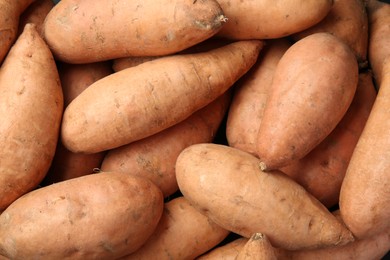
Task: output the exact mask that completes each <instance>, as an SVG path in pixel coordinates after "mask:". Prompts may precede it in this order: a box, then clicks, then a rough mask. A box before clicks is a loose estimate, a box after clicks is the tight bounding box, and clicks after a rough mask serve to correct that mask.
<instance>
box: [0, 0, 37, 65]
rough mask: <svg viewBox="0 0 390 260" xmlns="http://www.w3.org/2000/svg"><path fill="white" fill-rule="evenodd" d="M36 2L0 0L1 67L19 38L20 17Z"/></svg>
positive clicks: (32, 0)
mask: <svg viewBox="0 0 390 260" xmlns="http://www.w3.org/2000/svg"><path fill="white" fill-rule="evenodd" d="M34 1H35V0H19V1H16V0H0V65H1V63H2V62H3V60H4V58H5V56H6V55H7V53H8V51H9V49H10V48H11V46H12V44H13V43H14V42H15V40H16V38H17V32H18V25H19V19H20V15H21V14H22V13H23V11H24V10H26V8H27V7H28V6H29V5H30V4H31V3H33V2H34Z"/></svg>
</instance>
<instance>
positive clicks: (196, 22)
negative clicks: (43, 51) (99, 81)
mask: <svg viewBox="0 0 390 260" xmlns="http://www.w3.org/2000/svg"><path fill="white" fill-rule="evenodd" d="M225 20H226V18H225V16H224V14H223V11H222V9H221V7H220V6H219V4H218V3H217V1H216V0H199V1H177V0H176V1H173V0H160V1H157V2H156V1H154V0H133V1H130V2H129V1H126V0H100V1H95V0H83V1H80V0H62V1H61V2H59V3H58V4H57V5H56V6H55V7H54V8H53V9H52V11H51V12H50V13H49V14H48V16H47V18H46V21H45V24H44V36H45V39H46V41H47V42H48V44H49V46H50V48H51V50H52V51H53V53H54V55H55V57H56V58H57V59H59V60H62V61H65V62H68V63H90V62H96V61H102V60H111V59H115V58H121V57H127V56H161V55H167V54H172V53H176V52H178V51H181V50H184V49H186V48H188V47H190V46H192V45H195V44H197V43H199V42H202V41H204V40H206V39H208V38H210V37H211V36H213V35H214V34H216V33H217V32H218V31H219V30H220V29H221V27H222V25H223V24H224V22H225Z"/></svg>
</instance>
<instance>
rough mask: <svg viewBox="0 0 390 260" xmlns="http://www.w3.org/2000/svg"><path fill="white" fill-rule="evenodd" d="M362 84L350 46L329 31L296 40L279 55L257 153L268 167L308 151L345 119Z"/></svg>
mask: <svg viewBox="0 0 390 260" xmlns="http://www.w3.org/2000/svg"><path fill="white" fill-rule="evenodd" d="M357 84H358V64H357V60H356V57H355V55H354V54H353V52H352V51H351V49H350V48H349V47H348V46H347V45H346V44H345V43H344V42H342V41H341V40H340V39H338V38H337V37H335V36H333V35H331V34H329V33H314V34H311V35H309V36H307V37H305V38H303V39H302V40H300V41H298V42H296V43H295V44H293V45H292V46H291V47H290V48H289V49H288V50H287V51H286V52H285V54H284V55H283V57H282V58H281V59H280V61H279V63H278V66H277V68H276V70H275V72H274V78H273V81H272V86H271V87H270V88H271V91H270V92H269V96H268V99H267V104H266V107H265V108H264V112H263V119H262V120H261V124H260V128H259V132H258V137H257V155H258V157H259V158H260V159H261V161H262V169H263V170H272V169H278V168H281V167H283V166H286V165H288V164H289V163H291V162H292V161H293V160H298V159H301V158H303V157H304V156H305V155H307V154H308V153H309V152H310V151H311V150H312V149H313V148H314V147H316V146H317V145H318V144H319V143H320V142H321V141H323V140H324V139H325V137H326V136H328V135H329V134H330V132H331V131H332V130H333V129H334V128H335V127H336V125H337V124H338V123H339V122H340V120H341V119H342V117H343V116H344V114H345V113H346V111H347V110H348V107H349V106H350V104H351V102H352V99H353V96H354V94H355V91H356V87H357Z"/></svg>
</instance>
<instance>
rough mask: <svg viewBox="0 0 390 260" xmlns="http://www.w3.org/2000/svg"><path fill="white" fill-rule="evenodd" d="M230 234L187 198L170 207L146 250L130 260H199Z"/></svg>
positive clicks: (165, 210) (167, 205) (134, 254)
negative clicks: (196, 259) (199, 257)
mask: <svg viewBox="0 0 390 260" xmlns="http://www.w3.org/2000/svg"><path fill="white" fill-rule="evenodd" d="M229 233H230V232H229V231H227V230H226V229H223V228H221V227H220V226H218V225H217V224H215V223H214V222H212V221H210V220H209V219H208V218H207V217H206V216H205V215H203V214H202V213H200V212H199V211H198V210H197V209H195V208H194V207H193V206H192V205H191V204H190V203H189V202H188V200H186V199H185V198H184V197H177V198H175V199H173V200H171V201H169V202H167V203H165V208H164V212H163V215H162V217H161V219H160V222H159V224H158V226H157V228H156V230H155V232H154V233H153V234H152V235H151V237H150V238H149V239H148V240H147V241H146V242H145V243H144V244H143V246H142V247H141V248H140V249H138V250H137V251H135V252H134V253H132V254H130V255H128V256H126V257H124V258H122V259H126V260H131V259H134V260H142V259H145V260H149V259H168V260H169V259H188V260H190V259H195V258H196V257H198V256H199V255H201V254H203V253H205V252H207V251H208V250H210V249H211V248H213V247H214V246H216V245H217V244H218V243H220V242H221V241H222V240H223V239H224V238H225V237H227V235H228V234H229Z"/></svg>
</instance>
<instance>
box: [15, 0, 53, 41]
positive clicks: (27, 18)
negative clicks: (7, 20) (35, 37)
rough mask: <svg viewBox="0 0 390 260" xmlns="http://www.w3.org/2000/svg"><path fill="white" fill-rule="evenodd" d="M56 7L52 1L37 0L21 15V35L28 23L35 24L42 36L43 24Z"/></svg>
mask: <svg viewBox="0 0 390 260" xmlns="http://www.w3.org/2000/svg"><path fill="white" fill-rule="evenodd" d="M53 7H54V2H53V1H52V0H35V2H34V3H32V4H31V5H30V6H29V7H28V8H27V9H26V10H25V11H24V12H23V13H22V14H21V15H20V19H19V34H20V33H21V32H22V31H23V28H24V26H25V25H26V24H27V23H34V24H35V25H36V26H37V31H38V33H40V34H42V26H43V22H44V20H45V18H46V16H47V14H48V13H49V12H50V10H51V9H52V8H53Z"/></svg>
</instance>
